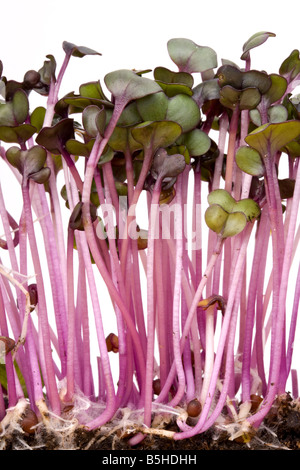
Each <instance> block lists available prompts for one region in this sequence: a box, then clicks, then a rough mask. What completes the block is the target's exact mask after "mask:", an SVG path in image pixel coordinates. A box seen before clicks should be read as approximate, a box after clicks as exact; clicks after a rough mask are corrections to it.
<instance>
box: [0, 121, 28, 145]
mask: <svg viewBox="0 0 300 470" xmlns="http://www.w3.org/2000/svg"><path fill="white" fill-rule="evenodd" d="M35 132H36V128H35V127H34V126H31V125H30V124H20V125H19V126H12V127H10V126H0V140H3V141H4V142H7V143H16V144H18V143H20V142H26V141H27V140H28V139H30V137H32V136H33V134H35Z"/></svg>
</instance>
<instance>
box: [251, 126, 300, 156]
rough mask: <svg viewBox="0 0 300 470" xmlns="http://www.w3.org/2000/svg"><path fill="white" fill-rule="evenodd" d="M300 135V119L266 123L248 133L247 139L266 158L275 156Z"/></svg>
mask: <svg viewBox="0 0 300 470" xmlns="http://www.w3.org/2000/svg"><path fill="white" fill-rule="evenodd" d="M299 136H300V121H285V122H280V123H274V124H264V125H263V126H260V127H258V128H257V129H255V130H254V131H253V132H251V133H250V134H248V136H247V137H246V138H245V141H246V143H247V144H248V145H250V147H253V148H255V149H256V150H257V151H258V152H259V153H260V155H261V157H263V158H265V157H267V156H274V155H275V154H276V152H278V151H280V150H281V149H282V148H283V147H284V146H286V145H287V144H288V143H289V142H291V141H292V140H294V139H296V138H297V137H299Z"/></svg>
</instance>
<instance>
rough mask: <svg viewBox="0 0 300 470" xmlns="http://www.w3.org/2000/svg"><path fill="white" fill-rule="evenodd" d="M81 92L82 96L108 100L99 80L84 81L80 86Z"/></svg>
mask: <svg viewBox="0 0 300 470" xmlns="http://www.w3.org/2000/svg"><path fill="white" fill-rule="evenodd" d="M79 93H80V96H84V97H86V98H92V99H97V100H105V101H107V98H106V96H105V94H104V92H103V90H102V87H101V85H100V82H99V80H98V81H97V82H88V83H83V84H82V85H80V87H79Z"/></svg>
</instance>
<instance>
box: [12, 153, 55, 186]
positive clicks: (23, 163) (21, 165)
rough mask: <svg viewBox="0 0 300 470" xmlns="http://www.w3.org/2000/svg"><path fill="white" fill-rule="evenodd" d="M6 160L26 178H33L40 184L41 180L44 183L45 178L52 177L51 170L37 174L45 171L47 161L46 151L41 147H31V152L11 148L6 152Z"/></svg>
mask: <svg viewBox="0 0 300 470" xmlns="http://www.w3.org/2000/svg"><path fill="white" fill-rule="evenodd" d="M6 158H7V160H8V162H9V163H10V164H11V165H12V166H14V167H15V168H17V169H18V170H19V172H20V173H21V174H22V175H23V176H24V177H26V178H31V177H32V179H34V180H35V181H37V182H40V180H43V182H44V180H45V178H46V179H48V177H49V175H50V173H49V168H48V170H46V172H45V171H42V173H40V174H39V175H37V174H36V173H38V172H40V171H41V170H44V165H45V162H46V159H47V152H46V150H45V149H44V148H43V147H40V146H39V145H35V146H33V147H31V148H30V149H29V150H20V149H19V147H15V146H13V147H10V148H9V149H8V150H7V151H6ZM47 176H48V177H47Z"/></svg>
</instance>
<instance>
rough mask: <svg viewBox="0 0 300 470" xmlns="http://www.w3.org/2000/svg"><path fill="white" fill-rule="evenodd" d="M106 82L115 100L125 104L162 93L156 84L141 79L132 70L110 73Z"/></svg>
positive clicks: (105, 79)
mask: <svg viewBox="0 0 300 470" xmlns="http://www.w3.org/2000/svg"><path fill="white" fill-rule="evenodd" d="M104 81H105V84H106V86H107V88H108V89H109V91H110V92H111V93H112V95H113V96H114V97H115V99H117V100H121V101H122V102H123V103H128V102H129V101H132V100H136V99H139V98H142V97H143V96H147V95H151V94H152V93H157V92H159V91H161V88H160V86H159V85H158V84H157V83H156V82H154V81H153V80H150V79H149V78H144V77H140V76H139V75H137V74H136V73H134V72H133V71H132V70H126V69H121V70H116V71H115V72H110V73H108V74H107V75H106V76H105V77H104Z"/></svg>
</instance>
